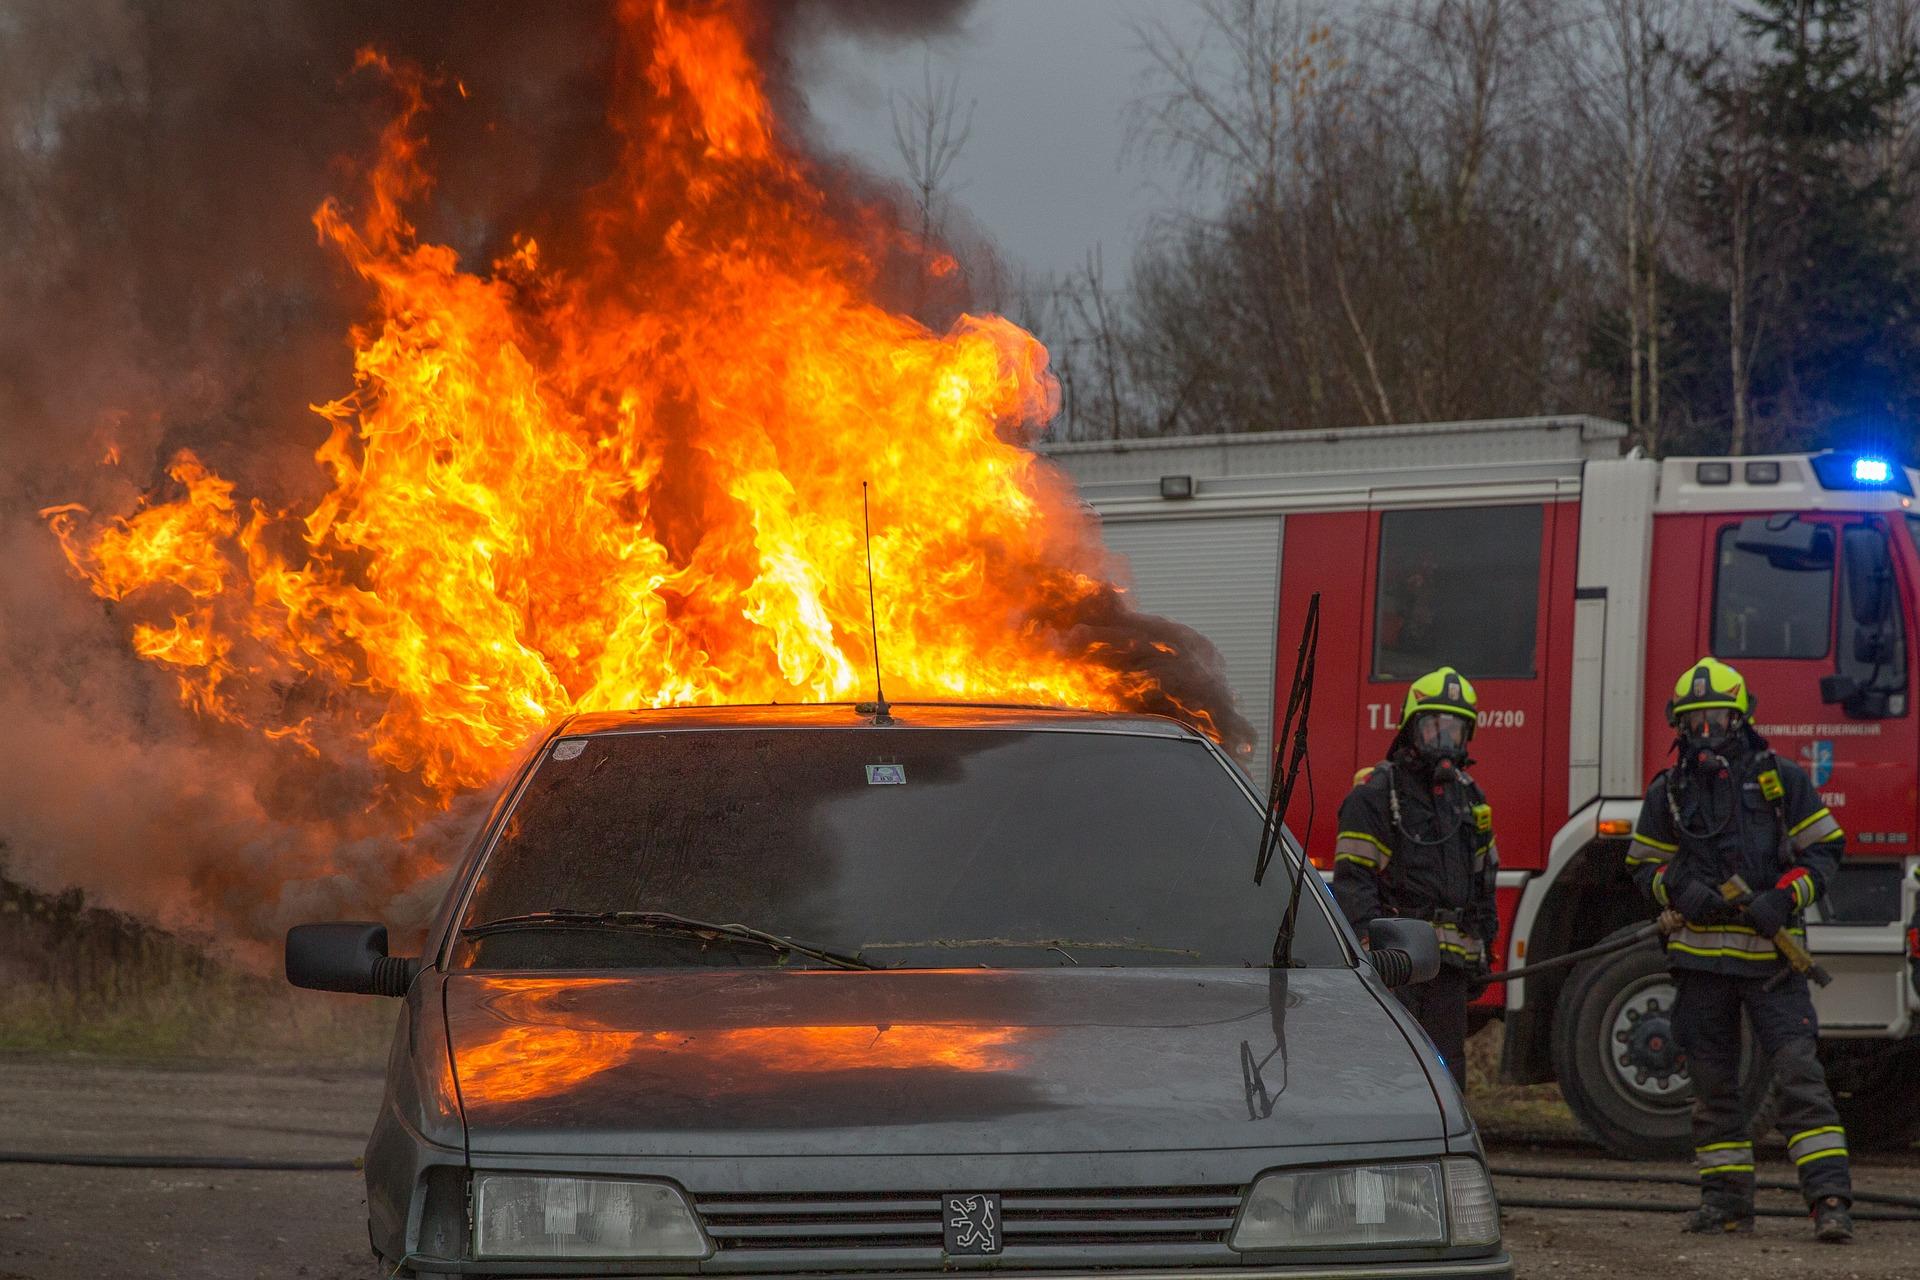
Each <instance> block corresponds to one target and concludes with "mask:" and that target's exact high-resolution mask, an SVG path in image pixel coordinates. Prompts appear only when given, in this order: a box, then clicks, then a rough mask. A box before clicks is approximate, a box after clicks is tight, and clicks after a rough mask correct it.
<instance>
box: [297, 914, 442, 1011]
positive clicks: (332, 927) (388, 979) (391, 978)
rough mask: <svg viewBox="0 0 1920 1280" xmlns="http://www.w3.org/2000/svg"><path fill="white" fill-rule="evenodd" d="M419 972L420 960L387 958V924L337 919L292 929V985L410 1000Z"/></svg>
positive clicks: (406, 957) (298, 925) (398, 957)
mask: <svg viewBox="0 0 1920 1280" xmlns="http://www.w3.org/2000/svg"><path fill="white" fill-rule="evenodd" d="M419 972H420V961H419V960H417V959H414V958H412V957H408V956H390V955H388V954H387V926H385V925H383V924H374V923H372V922H370V921H364V920H356V921H334V922H331V923H328V924H297V925H295V926H293V928H291V929H289V930H287V981H288V982H291V983H292V984H293V985H294V986H296V987H306V988H308V989H309V990H312V991H346V992H350V993H352V994H354V995H362V996H404V995H405V994H407V988H409V987H411V986H412V985H413V979H414V977H415V976H416V975H417V974H418V973H419Z"/></svg>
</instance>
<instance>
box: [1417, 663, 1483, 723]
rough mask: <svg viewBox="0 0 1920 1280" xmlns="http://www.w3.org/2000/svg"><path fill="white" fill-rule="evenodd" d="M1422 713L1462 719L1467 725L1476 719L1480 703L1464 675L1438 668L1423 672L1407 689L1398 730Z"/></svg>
mask: <svg viewBox="0 0 1920 1280" xmlns="http://www.w3.org/2000/svg"><path fill="white" fill-rule="evenodd" d="M1422 711H1445V712H1447V713H1449V714H1451V715H1456V716H1461V717H1464V718H1465V720H1466V722H1467V724H1468V725H1470V726H1471V725H1473V724H1476V723H1477V722H1478V721H1479V719H1480V700H1479V699H1478V698H1476V697H1474V694H1473V686H1472V685H1471V684H1469V683H1467V678H1466V677H1465V676H1463V675H1461V674H1460V673H1459V672H1458V671H1455V670H1454V669H1453V668H1452V667H1441V668H1440V669H1439V670H1438V671H1429V672H1427V674H1425V675H1423V676H1421V677H1420V678H1419V679H1418V680H1415V681H1414V682H1413V684H1412V685H1411V686H1409V687H1408V689H1407V705H1406V707H1405V709H1404V710H1402V711H1401V712H1400V727H1401V728H1402V729H1404V728H1406V727H1407V725H1408V724H1409V723H1410V722H1411V721H1412V720H1413V718H1414V716H1416V715H1418V714H1419V713H1420V712H1422Z"/></svg>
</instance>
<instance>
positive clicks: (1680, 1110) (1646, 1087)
mask: <svg viewBox="0 0 1920 1280" xmlns="http://www.w3.org/2000/svg"><path fill="white" fill-rule="evenodd" d="M1638 927H1639V926H1637V925H1630V926H1628V927H1627V928H1624V929H1621V930H1619V931H1617V932H1616V933H1614V934H1612V935H1610V937H1615V938H1617V937H1620V936H1622V935H1624V934H1627V933H1630V932H1632V931H1633V929H1635V928H1638ZM1674 993H1675V988H1674V984H1673V978H1672V975H1670V974H1669V973H1668V972H1667V957H1666V954H1665V952H1663V951H1662V950H1661V949H1660V947H1659V945H1658V944H1656V943H1649V944H1648V945H1646V946H1641V947H1632V948H1630V949H1628V950H1626V951H1617V952H1615V953H1614V954H1612V955H1610V956H1596V957H1595V958H1594V959H1592V960H1589V961H1587V962H1586V963H1584V964H1582V965H1580V966H1579V967H1578V968H1577V969H1575V970H1574V971H1573V974H1572V976H1571V977H1569V978H1568V979H1567V984H1566V986H1565V987H1564V988H1562V989H1561V992H1560V1003H1559V1006H1558V1008H1557V1009H1556V1010H1555V1012H1554V1019H1553V1066H1554V1073H1555V1075H1557V1076H1558V1077H1559V1080H1560V1092H1561V1094H1562V1095H1563V1096H1564V1097H1565V1098H1566V1100H1567V1106H1568V1107H1569V1108H1570V1109H1571V1110H1572V1111H1573V1114H1574V1116H1575V1118H1577V1119H1578V1120H1579V1121H1580V1123H1581V1124H1582V1125H1584V1126H1586V1129H1587V1132H1589V1133H1591V1134H1592V1135H1593V1136H1594V1137H1595V1138H1596V1139H1598V1140H1599V1142H1600V1144H1601V1145H1602V1146H1604V1147H1606V1148H1607V1150H1609V1151H1611V1152H1613V1153H1614V1154H1615V1155H1617V1156H1623V1157H1626V1158H1628V1159H1649V1158H1655V1157H1659V1158H1669V1159H1672V1158H1685V1157H1687V1156H1690V1155H1692V1153H1693V1140H1692V1137H1691V1134H1690V1131H1689V1123H1688V1121H1689V1115H1690V1113H1691V1111H1692V1108H1693V1082H1692V1081H1691V1080H1690V1079H1689V1078H1688V1075H1687V1066H1686V1058H1685V1055H1683V1054H1682V1053H1681V1052H1680V1048H1679V1046H1678V1045H1677V1044H1675V1043H1674V1040H1673V1031H1672V1025H1671V1019H1672V1016H1673V999H1674ZM1740 1062H1741V1088H1742V1092H1743V1094H1744V1095H1745V1102H1746V1105H1747V1106H1748V1108H1749V1109H1751V1108H1753V1107H1756V1106H1757V1105H1758V1104H1759V1102H1760V1099H1761V1098H1762V1097H1763V1096H1764V1095H1765V1094H1766V1089H1767V1080H1766V1070H1765V1068H1764V1066H1763V1065H1761V1064H1760V1062H1759V1057H1758V1055H1757V1054H1756V1053H1755V1052H1754V1044H1753V1035H1752V1032H1751V1031H1747V1032H1745V1033H1744V1034H1743V1036H1742V1045H1741V1054H1740Z"/></svg>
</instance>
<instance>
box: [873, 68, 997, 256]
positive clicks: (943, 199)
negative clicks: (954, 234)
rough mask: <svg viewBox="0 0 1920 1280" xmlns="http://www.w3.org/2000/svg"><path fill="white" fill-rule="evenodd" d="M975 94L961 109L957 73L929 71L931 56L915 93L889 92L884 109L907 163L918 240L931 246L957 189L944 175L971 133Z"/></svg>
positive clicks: (930, 69) (976, 103) (949, 169)
mask: <svg viewBox="0 0 1920 1280" xmlns="http://www.w3.org/2000/svg"><path fill="white" fill-rule="evenodd" d="M978 105H979V100H978V99H968V101H967V105H966V109H965V111H962V110H961V108H960V76H959V73H958V72H956V73H954V74H953V75H950V76H948V77H946V79H944V80H936V79H935V78H934V74H933V55H932V54H931V53H928V54H925V55H924V57H923V60H922V62H921V87H920V90H919V92H917V93H907V94H899V93H895V94H891V95H889V97H888V100H887V109H888V111H889V112H890V113H891V115H892V118H893V141H894V145H895V147H897V148H898V150H899V153H900V162H901V163H902V164H903V165H905V166H906V171H907V181H908V182H909V184H911V186H912V188H913V194H914V202H915V204H916V205H917V206H918V207H919V210H920V243H921V244H923V245H931V244H932V243H934V240H935V238H936V236H938V235H939V234H940V233H941V230H942V227H943V224H944V223H945V221H946V217H947V213H948V206H949V203H950V202H951V200H952V198H953V194H954V191H955V190H956V188H954V187H952V186H950V185H949V183H948V180H949V178H950V176H951V174H952V172H953V165H954V162H955V161H956V160H958V159H959V158H960V154H961V152H963V151H965V150H966V147H967V140H968V139H969V138H971V137H972V136H973V112H974V108H975V107H976V106H978Z"/></svg>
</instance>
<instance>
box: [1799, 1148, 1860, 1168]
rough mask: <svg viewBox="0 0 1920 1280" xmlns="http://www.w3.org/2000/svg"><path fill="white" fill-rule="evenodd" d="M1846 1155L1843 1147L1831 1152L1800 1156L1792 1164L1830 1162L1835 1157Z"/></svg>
mask: <svg viewBox="0 0 1920 1280" xmlns="http://www.w3.org/2000/svg"><path fill="white" fill-rule="evenodd" d="M1846 1154H1847V1149H1846V1148H1845V1147H1835V1148H1833V1149H1832V1150H1831V1151H1816V1152H1814V1153H1813V1154H1812V1155H1810V1156H1801V1157H1800V1158H1799V1159H1797V1160H1795V1161H1794V1163H1795V1164H1811V1163H1813V1162H1814V1161H1815V1160H1831V1159H1833V1157H1835V1156H1844V1155H1846Z"/></svg>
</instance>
